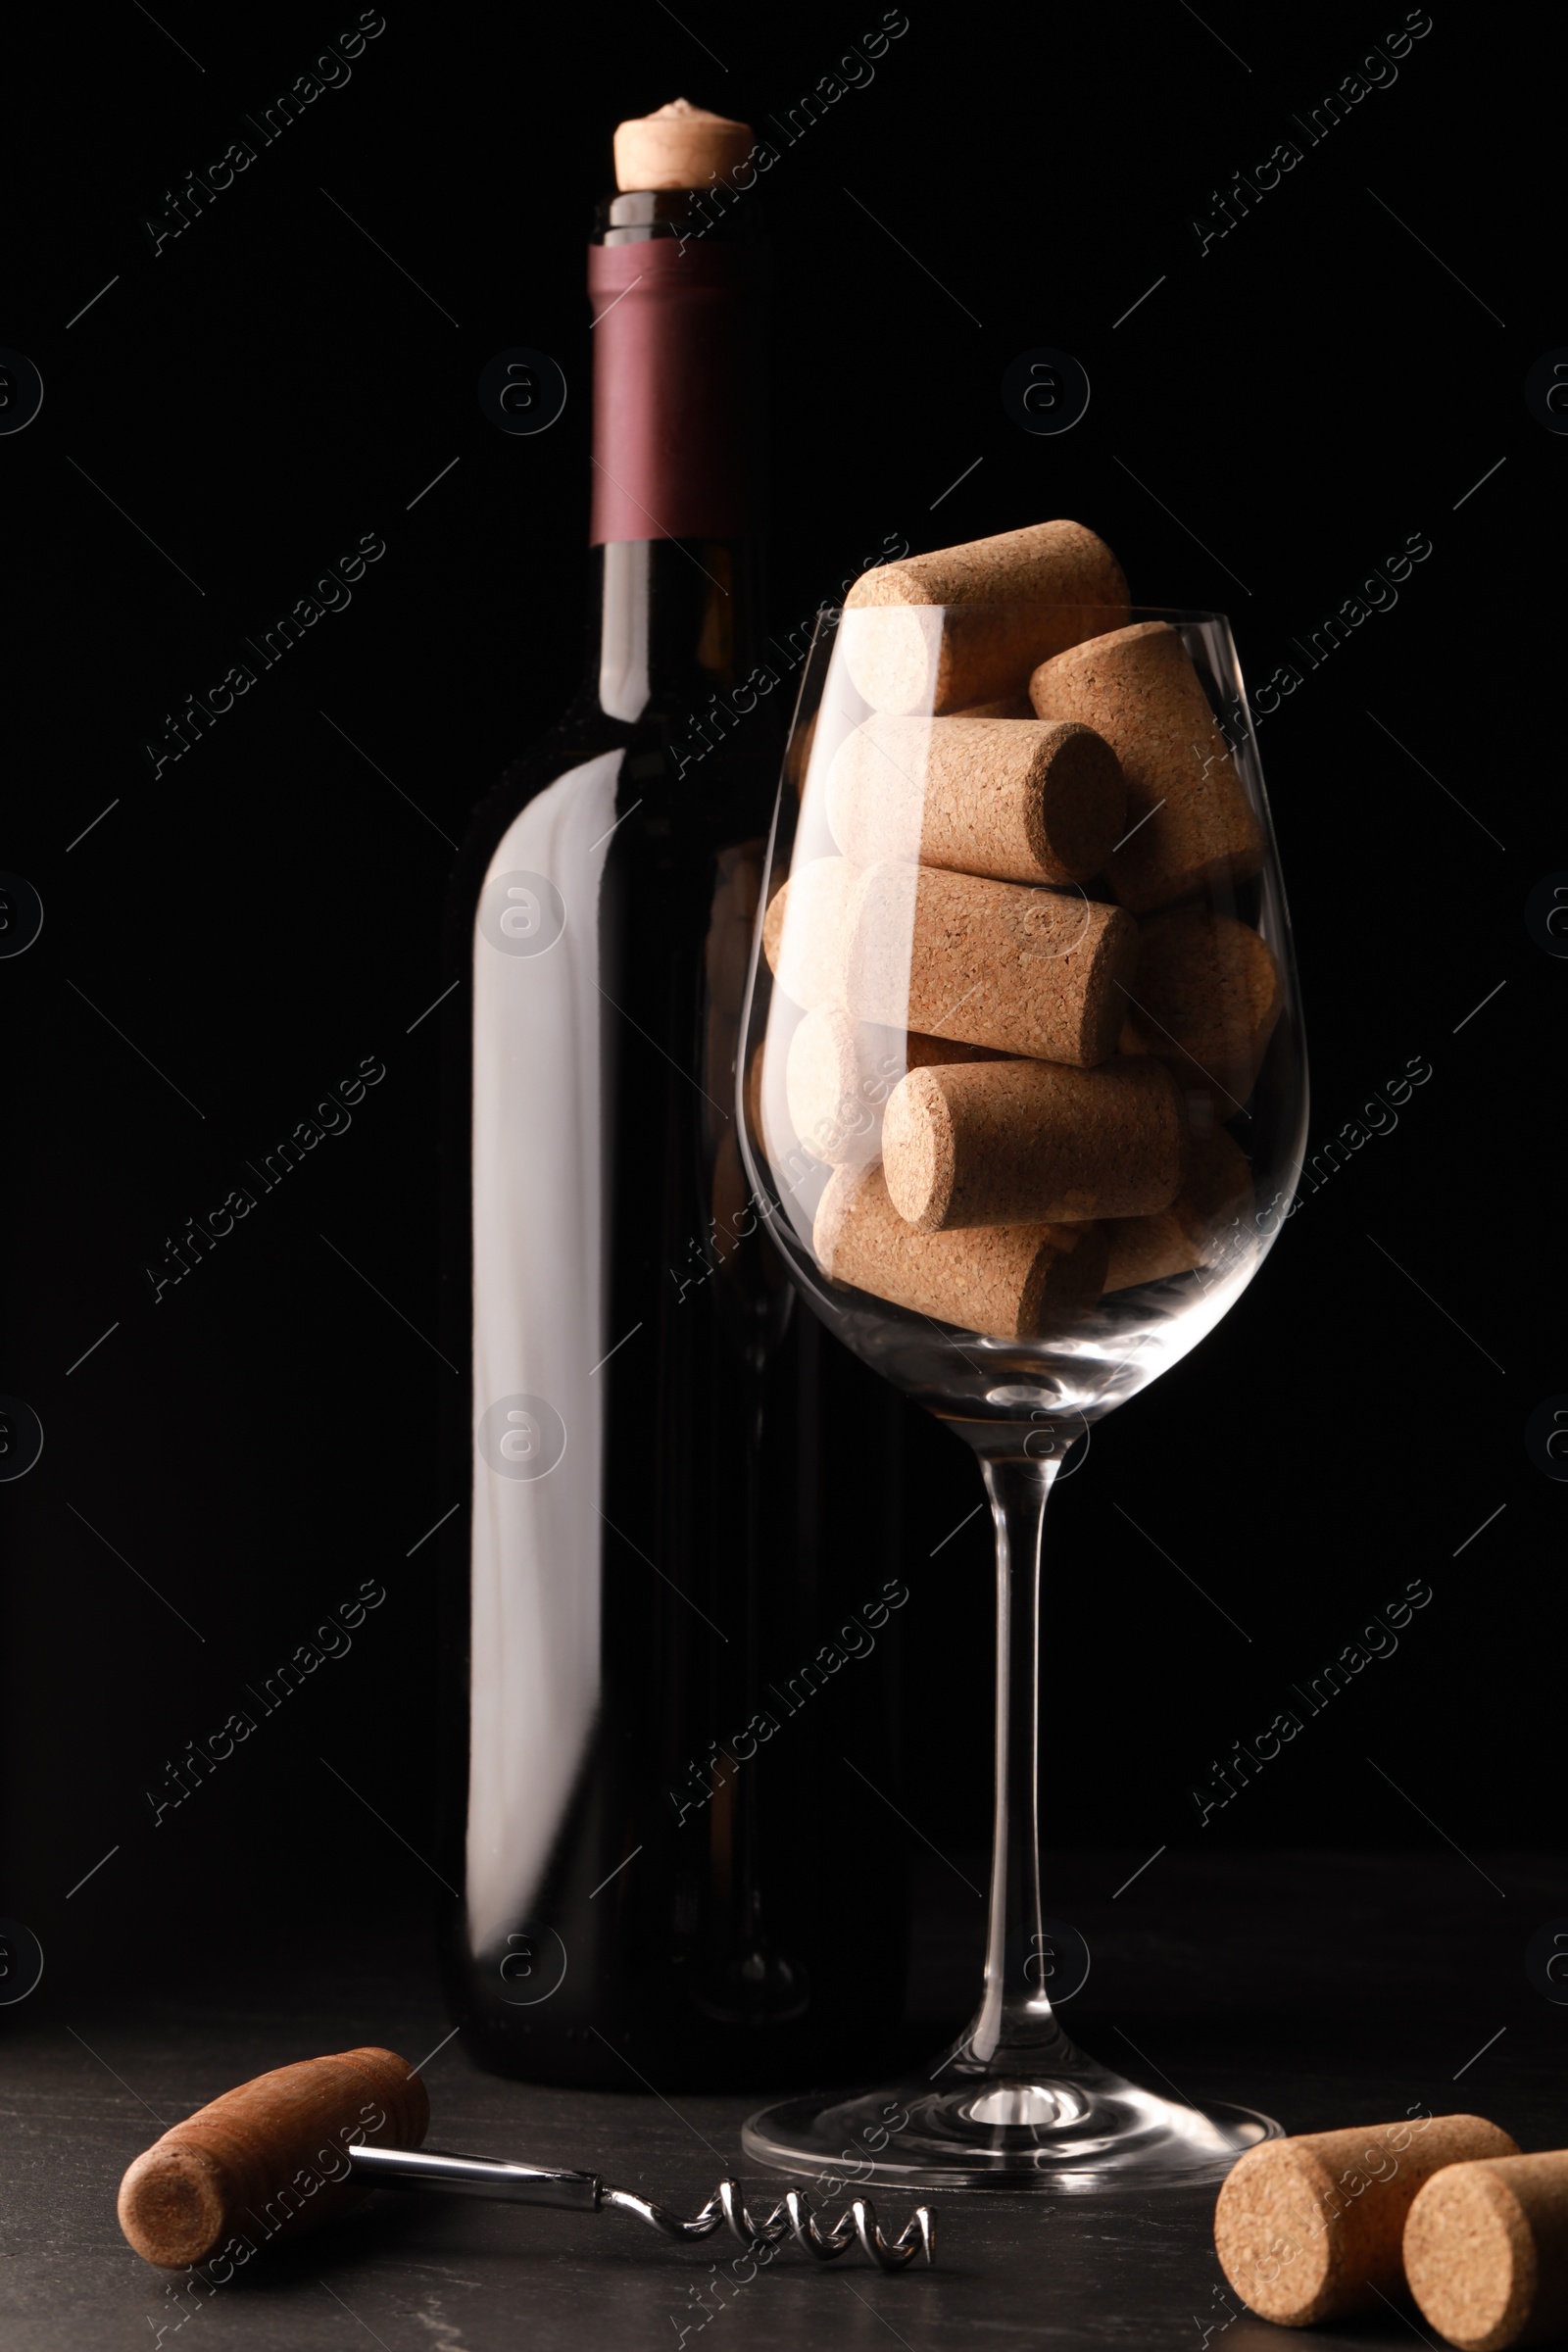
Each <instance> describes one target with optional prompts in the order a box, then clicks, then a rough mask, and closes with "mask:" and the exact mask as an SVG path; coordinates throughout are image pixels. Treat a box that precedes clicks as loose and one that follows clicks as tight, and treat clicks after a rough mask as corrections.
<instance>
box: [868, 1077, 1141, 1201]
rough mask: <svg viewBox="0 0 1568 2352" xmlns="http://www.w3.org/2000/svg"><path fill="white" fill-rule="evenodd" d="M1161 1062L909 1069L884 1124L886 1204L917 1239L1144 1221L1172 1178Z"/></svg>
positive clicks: (896, 1090) (883, 1150)
mask: <svg viewBox="0 0 1568 2352" xmlns="http://www.w3.org/2000/svg"><path fill="white" fill-rule="evenodd" d="M1182 1145H1183V1134H1182V1108H1181V1099H1180V1096H1179V1095H1178V1093H1177V1090H1176V1083H1175V1081H1174V1079H1173V1078H1172V1077H1171V1075H1170V1072H1169V1071H1168V1070H1167V1069H1166V1068H1165V1066H1164V1064H1163V1063H1162V1062H1158V1061H1155V1060H1153V1059H1152V1057H1146V1058H1144V1059H1143V1060H1136V1061H1108V1062H1106V1063H1104V1064H1103V1066H1102V1067H1101V1068H1100V1069H1096V1070H1073V1069H1059V1068H1057V1067H1056V1066H1055V1065H1054V1063H1052V1062H1049V1061H991V1062H983V1063H979V1064H976V1065H973V1066H971V1067H969V1068H966V1069H965V1068H956V1069H955V1068H952V1067H948V1068H945V1069H944V1068H937V1069H923V1070H911V1071H910V1073H909V1075H908V1076H907V1078H904V1079H902V1080H901V1081H900V1083H899V1085H898V1086H897V1087H896V1088H895V1089H894V1093H893V1098H892V1100H891V1102H890V1103H888V1108H887V1116H886V1118H885V1120H884V1121H883V1126H882V1164H883V1168H884V1170H885V1172H886V1176H887V1188H888V1198H889V1199H890V1200H891V1201H892V1202H893V1205H894V1207H895V1208H896V1209H897V1210H898V1212H899V1214H900V1216H901V1217H903V1218H904V1220H905V1222H906V1223H907V1224H908V1225H910V1226H912V1227H913V1229H914V1231H915V1232H916V1233H951V1232H954V1231H956V1230H962V1229H967V1228H972V1227H974V1226H982V1225H1028V1224H1053V1225H1057V1224H1076V1223H1078V1222H1080V1221H1084V1220H1087V1219H1089V1218H1093V1217H1102V1216H1105V1217H1139V1216H1152V1215H1153V1214H1155V1213H1156V1212H1157V1211H1158V1210H1160V1209H1162V1208H1168V1207H1169V1206H1170V1203H1171V1202H1172V1201H1174V1200H1175V1198H1176V1194H1177V1191H1178V1189H1179V1187H1180V1184H1181V1177H1182Z"/></svg>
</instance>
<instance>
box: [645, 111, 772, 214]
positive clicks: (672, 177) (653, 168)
mask: <svg viewBox="0 0 1568 2352" xmlns="http://www.w3.org/2000/svg"><path fill="white" fill-rule="evenodd" d="M755 143H756V142H755V139H754V137H753V133H752V127H751V124H750V123H732V122H730V121H729V120H728V118H727V117H726V116H724V115H711V114H708V113H707V112H705V110H704V109H703V108H702V107H700V106H693V105H692V104H691V102H690V100H689V99H686V98H673V99H671V101H670V103H669V104H668V106H662V107H660V109H659V111H658V112H657V114H652V115H637V116H634V117H633V118H632V119H631V121H630V122H627V123H620V124H618V125H617V127H616V131H615V185H616V187H617V188H619V189H620V190H621V191H622V192H623V193H625V192H627V191H629V190H631V189H633V188H706V187H707V186H708V185H709V183H710V181H711V179H712V178H713V177H714V175H715V174H716V175H717V176H718V177H719V178H722V177H723V176H724V174H725V173H726V172H733V171H734V169H735V167H736V165H737V164H743V163H745V161H746V159H747V157H748V156H749V155H750V154H751V152H752V148H753V146H754V145H755Z"/></svg>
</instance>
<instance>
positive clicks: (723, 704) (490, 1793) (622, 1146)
mask: <svg viewBox="0 0 1568 2352" xmlns="http://www.w3.org/2000/svg"><path fill="white" fill-rule="evenodd" d="M672 119H673V124H674V127H673V129H672V130H671V131H670V133H669V135H670V136H671V137H674V138H676V139H677V141H678V142H679V143H680V144H681V151H682V152H683V153H684V154H685V155H686V156H688V157H689V158H692V159H693V160H692V161H691V162H690V163H689V164H688V166H687V168H686V170H685V172H684V173H683V176H685V177H687V178H690V179H691V181H692V183H693V184H692V186H691V187H689V188H683V187H674V186H658V187H654V188H642V187H636V186H633V187H631V188H629V189H627V188H622V189H621V190H620V191H619V192H617V193H616V194H615V195H614V196H613V197H611V198H609V199H607V200H606V201H605V202H604V204H602V205H601V207H600V209H599V213H598V216H597V220H596V225H595V234H594V241H593V243H592V244H591V246H590V249H589V290H590V302H591V308H592V312H593V318H594V332H593V356H594V420H593V457H592V526H591V533H590V537H591V547H592V586H591V604H590V610H591V625H590V658H589V662H588V674H587V678H586V680H585V684H584V687H583V690H582V692H581V694H580V695H579V697H578V699H577V701H576V702H575V704H574V705H573V706H572V708H571V710H570V711H568V712H567V714H566V716H565V718H564V720H563V721H562V722H561V724H560V725H559V726H558V727H557V728H556V729H555V730H554V731H553V733H552V734H551V735H550V736H549V737H547V739H546V740H545V741H544V742H543V743H542V744H540V745H539V746H538V747H537V748H536V749H535V750H534V751H533V753H532V754H530V755H529V756H527V757H525V758H524V759H522V760H518V761H517V762H516V763H515V765H513V766H512V767H510V768H509V769H508V770H507V771H506V773H505V775H504V776H503V778H502V780H501V783H500V785H499V787H498V789H497V791H496V792H495V794H493V795H492V797H491V799H490V801H489V802H488V803H487V804H486V805H485V806H484V808H483V809H481V811H480V812H479V815H478V817H477V818H476V821H475V824H474V826H473V828H472V831H471V834H470V837H469V839H468V841H467V842H466V846H465V849H464V851H463V853H462V855H461V857H460V859H459V863H458V868H457V873H456V878H455V884H454V891H453V897H452V901H451V912H450V921H449V926H448V956H449V977H450V979H451V980H452V981H453V982H456V983H459V984H460V985H457V986H455V987H454V988H453V993H452V995H451V997H450V998H449V1000H448V1006H447V1013H446V1020H447V1036H446V1047H447V1052H446V1068H447V1079H448V1087H447V1095H448V1100H447V1111H446V1121H445V1142H444V1159H445V1179H446V1196H447V1248H446V1254H445V1265H444V1273H443V1289H444V1308H443V1312H444V1316H445V1328H446V1330H447V1332H448V1335H449V1337H448V1339H447V1340H446V1341H445V1342H444V1346H445V1348H446V1352H447V1353H448V1354H449V1355H450V1356H451V1358H452V1360H453V1362H454V1363H455V1364H457V1365H458V1366H459V1367H460V1372H461V1379H460V1382H459V1383H457V1384H454V1386H455V1388H460V1389H461V1392H462V1395H461V1399H460V1400H459V1401H458V1403H457V1405H456V1409H455V1411H454V1413H453V1416H452V1428H451V1435H450V1444H451V1466H452V1472H453V1479H454V1490H453V1491H456V1492H459V1493H462V1494H463V1495H465V1497H466V1507H465V1508H464V1509H463V1510H462V1511H460V1512H458V1513H456V1514H454V1516H453V1518H452V1520H451V1521H450V1522H449V1525H448V1528H447V1530H446V1531H445V1534H444V1539H443V1540H444V1543H445V1545H446V1549H445V1553H444V1556H443V1564H442V1575H443V1587H444V1593H445V1597H446V1602H447V1627H446V1649H447V1671H446V1676H445V1685H446V1693H447V1723H446V1727H445V1730H444V1734H443V1741H444V1745H445V1748H446V1751H447V1754H448V1757H449V1760H450V1762H451V1765H452V1768H453V1769H452V1774H451V1787H450V1791H449V1808H448V1848H447V1850H448V1854H449V1865H448V1873H447V1875H448V1876H449V1877H450V1878H451V1880H452V1883H453V1884H454V1886H458V1887H461V1888H462V1898H461V1903H460V1906H459V1908H458V1911H457V1914H456V1916H455V1917H454V1918H453V1920H452V1922H451V1926H450V1933H449V1936H448V1941H447V1968H448V1979H449V1986H450V1990H451V1995H452V1999H453V2003H454V2007H455V2010H456V2014H457V2015H458V2017H459V2019H460V2021H461V2022H462V2024H463V2025H464V2027H465V2029H466V2047H467V2048H468V2049H469V2050H470V2053H471V2054H472V2055H474V2056H475V2057H476V2058H477V2059H478V2060H479V2061H480V2062H481V2063H482V2064H485V2065H487V2066H490V2067H492V2068H494V2069H496V2070H497V2071H501V2072H507V2073H514V2074H518V2075H522V2076H526V2077H529V2078H531V2079H533V2080H538V2081H549V2082H582V2083H603V2084H606V2085H610V2086H613V2087H617V2088H635V2087H636V2086H637V2083H638V2081H639V2079H641V2080H642V2081H644V2082H651V2083H654V2084H656V2085H657V2086H658V2087H659V2088H660V2089H661V2090H667V2089H671V2088H676V2087H686V2088H696V2087H702V2086H705V2085H721V2084H741V2083H744V2082H778V2081H781V2080H785V2079H789V2078H794V2079H805V2078H806V2077H808V2076H810V2075H821V2074H822V2073H823V2072H824V2070H827V2069H830V2068H831V2066H832V2064H833V2062H834V2057H835V2053H836V2052H837V2053H846V2052H848V2050H849V2049H850V2048H851V2047H852V2046H853V2047H855V2048H856V2051H857V2055H858V2058H859V2059H860V2060H862V2061H863V2046H864V2045H863V2038H862V2033H861V2025H860V2019H861V2013H862V2009H863V2006H864V2003H863V1990H864V1985H865V1982H866V1977H867V1972H868V1969H869V1968H871V1967H873V1966H874V1968H875V1969H876V1972H877V1982H878V1985H879V1987H880V1988H881V1991H880V1997H879V2003H878V2005H879V2006H880V2005H881V2003H882V2002H883V2001H885V2000H886V1997H887V1986H888V1984H889V1980H890V1978H892V1979H893V1980H894V1981H895V1982H896V1981H897V1978H898V1976H899V1973H900V1971H901V1969H902V1966H903V1962H904V1956H905V1948H906V1942H907V1921H906V1916H905V1912H904V1905H903V1893H902V1887H901V1885H900V1876H899V1863H900V1856H899V1854H898V1850H897V1845H898V1833H897V1822H896V1820H895V1818H894V1817H893V1816H892V1815H891V1814H889V1813H888V1812H887V1811H886V1810H885V1808H884V1807H883V1806H882V1805H881V1804H880V1803H879V1802H878V1801H877V1798H876V1797H875V1796H870V1797H868V1796H867V1795H866V1792H865V1790H864V1789H861V1788H859V1787H858V1785H857V1783H856V1782H855V1781H854V1780H853V1779H852V1778H851V1776H850V1775H849V1774H848V1773H847V1772H846V1771H845V1769H844V1764H843V1757H844V1756H845V1755H848V1756H849V1757H850V1758H851V1759H852V1761H853V1762H854V1763H855V1765H856V1769H857V1770H858V1771H861V1772H864V1773H865V1774H867V1775H868V1777H869V1779H870V1780H871V1782H872V1784H873V1786H875V1787H879V1788H881V1789H887V1788H888V1787H889V1786H890V1779H889V1777H888V1776H890V1775H891V1769H892V1768H891V1764H890V1762H889V1760H888V1753H887V1740H888V1714H889V1706H890V1701H891V1695H892V1690H893V1685H892V1682H891V1680H890V1676H889V1673H888V1668H889V1663H890V1652H891V1651H892V1650H893V1649H894V1648H895V1647H896V1636H897V1628H898V1623H899V1619H898V1611H899V1609H900V1608H901V1607H902V1606H903V1604H904V1601H905V1600H906V1599H907V1590H906V1588H905V1587H904V1586H903V1585H902V1583H901V1582H900V1580H899V1578H898V1574H897V1566H896V1554H895V1553H893V1552H892V1550H891V1546H890V1545H889V1544H888V1543H887V1542H886V1540H885V1539H886V1537H887V1535H888V1533H889V1532H890V1531H891V1529H892V1526H893V1512H892V1508H891V1503H892V1497H891V1496H890V1495H887V1494H885V1493H882V1494H878V1493H876V1492H875V1486H874V1482H876V1481H877V1480H879V1479H880V1478H884V1477H885V1468H886V1466H885V1462H884V1463H882V1464H881V1465H879V1463H878V1461H877V1458H876V1456H877V1428H876V1424H877V1420H878V1415H879V1409H880V1408H879V1404H878V1401H877V1400H876V1399H875V1398H868V1397H867V1394H866V1391H867V1387H868V1386H873V1387H874V1386H879V1384H868V1383H866V1382H865V1381H864V1379H863V1377H862V1371H861V1368H860V1367H858V1366H856V1365H853V1364H852V1363H851V1361H850V1359H849V1358H848V1357H846V1356H842V1351H840V1350H839V1349H838V1348H836V1346H835V1344H834V1343H833V1342H832V1341H830V1340H829V1339H828V1338H827V1336H826V1335H825V1334H824V1333H822V1332H820V1330H819V1329H818V1328H817V1327H816V1325H815V1324H814V1321H811V1320H809V1319H805V1318H796V1319H794V1320H792V1317H791V1308H790V1293H789V1289H788V1286H787V1284H786V1283H785V1281H784V1279H783V1275H782V1271H781V1269H780V1268H779V1267H778V1265H777V1263H776V1260H774V1259H773V1257H772V1256H771V1253H770V1251H769V1248H768V1245H767V1241H766V1236H765V1233H764V1232H763V1231H762V1230H761V1228H760V1219H759V1217H758V1215H757V1213H756V1211H755V1209H754V1208H753V1206H752V1205H751V1203H750V1202H749V1201H748V1195H747V1184H746V1178H745V1174H744V1171H743V1167H742V1162H741V1157H740V1152H739V1148H738V1131H737V1101H736V1090H737V1078H738V1073H737V1069H736V1059H737V1055H738V1053H739V1048H740V1034H741V1015H742V1003H743V997H744V992H745V986H746V979H747V973H748V966H749V959H750V956H751V953H752V939H753V930H754V922H755V916H756V910H757V898H758V891H759V887H760V874H761V868H762V851H763V844H764V840H765V835H766V831H767V826H768V823H769V820H770V814H771V805H772V800H773V796H774V791H775V788H776V784H777V777H778V760H779V753H780V747H781V744H782V740H783V734H784V730H785V726H786V724H787V719H788V711H787V709H786V708H785V703H786V694H787V690H788V673H787V670H786V669H785V666H784V664H783V663H782V662H779V661H777V660H775V661H774V662H771V663H770V662H767V661H766V660H764V659H762V658H761V657H760V654H759V650H758V648H759V631H760V581H759V576H758V566H757V533H756V528H755V517H756V508H755V503H754V501H755V476H756V470H757V467H756V454H757V453H756V449H755V446H754V445H755V441H756V437H757V436H756V432H755V430H754V426H755V406H756V392H757V387H758V385H759V384H760V382H761V380H762V379H763V375H764V373H765V368H763V366H762V365H761V364H760V349H759V344H758V332H759V318H760V242H759V239H758V237H757V234H756V221H755V214H756V209H757V208H756V204H755V200H754V201H753V202H751V203H749V204H747V205H741V206H738V207H736V208H735V209H734V211H733V213H732V214H730V215H727V216H722V217H718V218H716V219H715V218H714V217H713V211H712V208H711V206H710V207H705V208H703V209H702V211H701V214H700V216H699V213H698V209H697V195H696V190H697V188H698V187H699V186H700V185H701V182H702V180H703V178H704V176H705V173H704V172H701V171H700V170H699V169H698V165H699V164H700V163H701V161H702V148H703V141H704V138H705V136H706V135H711V137H712V138H714V139H715V140H717V141H718V143H719V145H720V146H721V147H723V148H724V151H725V152H729V151H730V148H731V147H732V144H733V141H734V138H735V135H736V134H737V133H738V132H739V130H740V129H741V127H742V126H740V125H734V124H719V125H718V127H717V130H716V131H715V132H714V133H712V134H705V133H704V132H703V129H702V125H703V123H713V122H714V121H715V119H714V118H703V117H697V116H696V115H695V111H694V110H691V109H689V108H685V107H684V104H683V102H677V106H676V108H674V109H665V110H662V114H661V115H660V116H656V117H653V118H650V119H649V124H648V125H644V126H632V125H623V126H622V131H621V133H620V134H618V135H617V143H616V160H617V166H622V169H621V172H620V176H621V177H622V178H624V177H625V175H626V174H625V170H624V167H623V156H624V154H625V152H626V150H627V149H628V147H629V148H630V150H631V151H633V152H636V151H637V150H638V145H639V143H638V141H637V140H636V139H632V140H630V141H629V142H628V141H627V139H626V132H627V131H628V130H629V129H636V128H639V127H642V128H648V127H651V126H652V125H659V124H668V123H671V120H672ZM660 135H661V136H663V135H664V134H663V133H661V134H660ZM747 135H748V136H749V134H747ZM726 143H728V144H726ZM642 151H643V152H646V151H647V148H646V142H644V143H643V147H642ZM661 176H668V174H667V172H664V173H662V174H661ZM803 1325H804V1328H803ZM830 1418H831V1421H832V1426H833V1431H834V1432H836V1433H843V1435H840V1436H838V1437H837V1440H836V1442H837V1443H838V1444H839V1446H840V1448H841V1450H844V1451H846V1453H847V1443H848V1437H849V1432H850V1430H851V1427H852V1426H853V1428H854V1439H853V1442H854V1443H855V1446H856V1448H857V1457H858V1458H857V1460H856V1465H855V1467H856V1471H857V1475H858V1483H857V1484H856V1485H855V1486H854V1487H847V1488H846V1491H845V1494H844V1497H843V1505H842V1510H840V1508H839V1504H838V1502H837V1501H834V1502H833V1509H834V1511H835V1512H837V1514H838V1516H837V1520H836V1523H834V1524H830V1523H829V1510H828V1505H829V1502H830V1500H831V1499H832V1498H831V1497H830V1496H829V1495H828V1493H827V1488H828V1485H829V1484H830V1483H831V1482H832V1481H833V1478H834V1465H833V1462H832V1460H831V1459H830V1457H829V1451H828V1449H827V1447H825V1446H824V1423H825V1422H827V1421H828V1420H829V1419H830ZM883 1426H884V1427H885V1426H886V1421H885V1416H883ZM868 1453H869V1456H870V1458H869V1459H867V1458H866V1457H867V1454H868ZM867 1481H870V1482H873V1484H872V1488H871V1491H870V1492H869V1493H868V1491H867V1485H866V1482H867ZM459 1482H461V1483H459ZM857 1511H858V1513H859V1517H858V1518H857V1516H856V1514H857ZM879 1537H880V1538H881V1539H882V1540H881V1541H878V1538H879ZM873 1652H876V1653H877V1654H876V1655H873V1654H872V1653H873ZM867 1805H869V1806H870V1808H871V1809H872V1811H873V1812H874V1813H875V1815H876V1818H875V1819H874V1821H872V1822H871V1823H870V1824H868V1825H867V1827H866V1828H865V1829H864V1830H863V1831H852V1832H851V1833H850V1834H848V1835H846V1834H845V1832H844V1830H843V1828H842V1826H841V1825H842V1824H843V1823H845V1822H846V1821H855V1820H858V1819H859V1818H860V1816H861V1815H862V1814H863V1811H864V1809H865V1807H866V1806H867ZM460 1872H461V1877H460V1876H459V1875H458V1874H459V1873H460ZM895 2006H896V2004H895Z"/></svg>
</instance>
